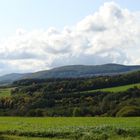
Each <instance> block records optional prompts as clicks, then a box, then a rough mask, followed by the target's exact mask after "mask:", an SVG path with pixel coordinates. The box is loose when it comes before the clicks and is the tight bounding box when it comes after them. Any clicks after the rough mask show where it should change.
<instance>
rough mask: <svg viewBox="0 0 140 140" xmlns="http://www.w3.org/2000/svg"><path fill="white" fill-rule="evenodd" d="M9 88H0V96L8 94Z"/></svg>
mask: <svg viewBox="0 0 140 140" xmlns="http://www.w3.org/2000/svg"><path fill="white" fill-rule="evenodd" d="M10 91H11V88H0V97H7V96H10Z"/></svg>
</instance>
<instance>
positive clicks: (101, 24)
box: [0, 2, 140, 74]
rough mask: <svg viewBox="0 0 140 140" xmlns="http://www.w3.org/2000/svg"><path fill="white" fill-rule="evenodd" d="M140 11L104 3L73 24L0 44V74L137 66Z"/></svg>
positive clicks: (21, 31) (23, 34)
mask: <svg viewBox="0 0 140 140" xmlns="http://www.w3.org/2000/svg"><path fill="white" fill-rule="evenodd" d="M139 54H140V12H139V11H137V12H131V11H129V10H127V9H122V8H121V7H120V6H118V5H117V4H116V3H114V2H109V3H105V4H104V5H103V6H101V7H100V8H99V10H98V11H97V12H95V13H93V15H89V16H87V17H86V18H85V19H83V20H82V21H80V22H79V23H77V24H76V25H74V26H73V27H64V29H63V30H62V31H59V30H57V29H55V28H52V27H51V28H49V29H48V30H46V31H45V30H34V31H31V32H28V31H26V30H24V29H18V30H17V31H16V34H15V35H13V36H12V37H9V38H7V39H5V40H4V41H1V42H0V73H1V74H4V73H9V72H29V71H37V70H41V69H48V68H52V67H56V66H62V65H70V64H103V63H121V64H140V59H139Z"/></svg>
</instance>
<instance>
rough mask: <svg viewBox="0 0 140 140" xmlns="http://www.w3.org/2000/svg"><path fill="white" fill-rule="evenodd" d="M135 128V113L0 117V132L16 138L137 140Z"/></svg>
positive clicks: (139, 122)
mask: <svg viewBox="0 0 140 140" xmlns="http://www.w3.org/2000/svg"><path fill="white" fill-rule="evenodd" d="M139 132H140V118H139V117H135V118H111V117H85V118H82V117H68V118H66V117H58V118H44V117H43V118H41V117H39V118H36V117H34V118H28V117H25V118H23V117H0V133H1V135H3V136H4V137H7V138H11V139H12V138H13V139H17V140H18V139H19V140H24V139H30V140H32V139H33V140H36V139H38V140H43V139H46V140H47V139H54V140H57V139H59V140H61V139H68V140H71V139H75V140H76V139H79V140H94V139H97V140H107V139H109V138H110V139H111V140H115V139H116V140H119V139H120V140H122V139H124V138H125V139H126V140H127V139H128V140H129V139H132V138H133V139H134V140H137V139H139V138H140V133H139ZM21 136H22V137H21Z"/></svg>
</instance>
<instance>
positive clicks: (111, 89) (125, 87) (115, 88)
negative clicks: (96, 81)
mask: <svg viewBox="0 0 140 140" xmlns="http://www.w3.org/2000/svg"><path fill="white" fill-rule="evenodd" d="M135 86H137V87H138V88H140V83H137V84H130V85H124V86H118V87H111V88H103V89H96V90H89V91H83V92H82V93H86V92H95V91H105V92H121V91H126V90H128V89H130V88H133V87H135Z"/></svg>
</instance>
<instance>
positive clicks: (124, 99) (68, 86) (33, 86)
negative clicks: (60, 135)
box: [0, 71, 140, 117]
mask: <svg viewBox="0 0 140 140" xmlns="http://www.w3.org/2000/svg"><path fill="white" fill-rule="evenodd" d="M134 83H140V71H137V72H131V73H127V74H121V75H114V76H96V77H88V78H55V79H54V78H53V79H23V80H19V81H15V82H13V83H12V85H11V86H10V87H11V88H12V89H11V96H10V97H1V98H0V115H1V116H53V117H56V116H113V117H125V116H140V89H139V87H136V86H135V87H133V88H130V89H128V90H126V91H122V92H115V93H114V92H103V91H92V92H88V91H89V90H95V89H102V88H108V87H115V86H122V85H127V84H134ZM83 91H85V92H84V93H83Z"/></svg>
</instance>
